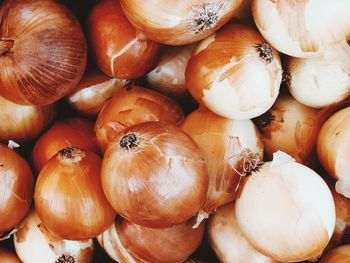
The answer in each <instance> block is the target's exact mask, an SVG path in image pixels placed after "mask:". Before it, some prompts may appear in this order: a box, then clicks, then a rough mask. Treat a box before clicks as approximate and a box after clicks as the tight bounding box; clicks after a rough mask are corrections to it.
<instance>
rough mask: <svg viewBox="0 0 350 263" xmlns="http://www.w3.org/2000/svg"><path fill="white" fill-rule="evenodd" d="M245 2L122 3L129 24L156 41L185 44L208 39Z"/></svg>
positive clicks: (131, 0)
mask: <svg viewBox="0 0 350 263" xmlns="http://www.w3.org/2000/svg"><path fill="white" fill-rule="evenodd" d="M241 2H242V0H231V1H223V0H210V1H209V0H201V1H198V0H190V1H188V0H168V1H166V2H164V1H162V0H151V1H147V2H146V1H138V0H122V1H121V5H122V8H123V11H124V13H125V15H126V16H127V17H128V19H129V20H130V22H131V23H132V24H133V25H134V26H135V27H136V28H138V29H139V30H140V31H142V32H144V33H145V35H146V36H148V37H149V38H150V39H153V40H154V41H157V42H159V43H163V44H167V45H186V44H190V43H194V42H197V41H199V40H201V39H204V38H206V37H208V36H209V35H211V34H213V33H214V32H215V31H216V30H218V29H219V28H220V27H221V26H223V25H224V24H225V23H226V22H228V21H229V20H230V18H231V17H232V16H233V15H234V14H235V12H236V10H237V9H238V8H239V6H240V4H241Z"/></svg>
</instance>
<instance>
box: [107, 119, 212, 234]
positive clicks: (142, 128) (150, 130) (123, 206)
mask: <svg viewBox="0 0 350 263" xmlns="http://www.w3.org/2000/svg"><path fill="white" fill-rule="evenodd" d="M146 171H147V172H146ZM101 182H102V187H103V190H104V192H105V194H106V196H107V199H108V201H109V202H110V204H111V205H112V206H113V208H114V209H115V210H116V211H117V213H118V214H120V215H121V216H122V217H124V218H125V219H127V220H129V221H131V222H133V223H136V224H139V225H142V226H145V227H151V228H166V227H169V226H172V225H176V224H180V223H183V222H184V221H187V220H189V219H190V218H191V217H193V216H194V215H196V213H197V212H198V211H199V209H200V208H201V206H202V204H203V202H204V199H205V196H206V193H207V190H208V174H207V166H206V163H205V160H204V157H203V154H202V152H201V151H200V149H199V147H198V146H197V144H196V143H195V142H194V141H193V139H192V138H191V137H190V136H189V135H187V134H185V133H184V132H183V131H182V130H181V129H180V128H178V127H176V126H175V125H173V124H170V123H166V122H144V123H140V124H136V125H133V126H131V127H129V128H126V129H125V130H123V131H122V132H121V133H119V134H118V135H117V136H116V137H115V139H114V140H113V142H112V143H110V145H109V146H108V148H107V150H106V152H105V154H104V158H103V162H102V170H101Z"/></svg>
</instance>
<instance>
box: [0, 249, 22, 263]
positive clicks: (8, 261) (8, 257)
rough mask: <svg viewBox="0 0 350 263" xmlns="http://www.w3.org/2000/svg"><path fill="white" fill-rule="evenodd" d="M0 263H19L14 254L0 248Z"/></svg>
mask: <svg viewBox="0 0 350 263" xmlns="http://www.w3.org/2000/svg"><path fill="white" fill-rule="evenodd" d="M0 258H1V263H21V262H22V261H20V260H19V258H18V257H17V255H16V254H14V253H11V252H9V251H7V250H4V249H2V248H0Z"/></svg>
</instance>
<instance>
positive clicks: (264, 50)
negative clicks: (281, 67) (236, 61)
mask: <svg viewBox="0 0 350 263" xmlns="http://www.w3.org/2000/svg"><path fill="white" fill-rule="evenodd" d="M255 49H256V51H257V52H258V54H259V57H260V59H261V60H262V61H263V62H264V63H265V64H270V63H271V62H272V61H273V52H272V48H271V47H270V46H269V44H267V43H261V44H258V45H256V46H255Z"/></svg>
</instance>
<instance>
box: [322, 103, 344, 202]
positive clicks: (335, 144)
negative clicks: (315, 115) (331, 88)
mask: <svg viewBox="0 0 350 263" xmlns="http://www.w3.org/2000/svg"><path fill="white" fill-rule="evenodd" d="M349 118H350V107H346V108H344V109H342V110H340V111H338V112H336V113H334V114H333V115H332V116H331V117H330V118H329V119H328V120H327V121H326V122H325V123H324V125H323V126H322V128H321V130H320V133H319V136H318V139H317V155H318V158H319V161H320V163H321V164H322V166H323V167H324V168H325V170H326V171H327V172H328V174H329V175H330V176H332V177H333V178H335V179H336V180H337V182H336V185H335V189H336V191H337V192H338V193H340V194H342V195H344V196H346V197H348V198H350V176H349V172H348V171H349V169H350V166H349V162H348V156H349V138H350V136H349V135H348V134H347V133H348V132H350V125H349V124H350V123H349V121H348V119H349Z"/></svg>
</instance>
